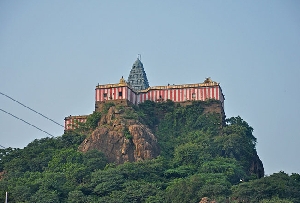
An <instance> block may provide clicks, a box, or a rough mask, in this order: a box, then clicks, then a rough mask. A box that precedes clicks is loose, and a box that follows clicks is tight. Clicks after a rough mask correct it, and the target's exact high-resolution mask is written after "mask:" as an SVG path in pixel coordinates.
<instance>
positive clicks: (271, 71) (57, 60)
mask: <svg viewBox="0 0 300 203" xmlns="http://www.w3.org/2000/svg"><path fill="white" fill-rule="evenodd" d="M299 10H300V2H299V1H297V0H294V1H292V0H281V1H278V0H273V1H266V0H251V1H250V0H245V1H233V0H230V1H221V0H215V1H202V0H195V1H193V0H187V1H177V0H175V1H174V0H172V1H171V0H165V1H158V0H153V1H137V0H136V1H134V0H132V1H131V0H130V1H93V0H90V1H79V0H64V1H60V0H51V1H50V0H45V1H32V0H28V1H23V0H14V1H10V0H2V1H0V92H1V93H2V94H0V109H2V110H4V111H6V112H8V113H10V114H12V115H14V116H17V117H18V118H21V119H23V120H25V121H26V122H28V123H30V124H32V125H35V126H37V127H38V128H40V129H42V130H44V131H46V132H48V133H49V134H51V135H53V136H55V137H56V136H61V135H62V134H63V127H61V126H59V125H56V124H55V123H53V122H51V121H49V120H47V119H45V118H43V117H42V116H40V115H38V114H36V113H34V112H32V111H30V110H29V109H28V108H25V107H23V106H21V105H20V104H19V103H17V102H14V101H13V100H11V99H9V98H8V97H6V96H4V95H3V94H6V95H8V96H10V97H11V98H13V99H15V100H17V101H19V102H21V103H22V104H24V105H26V106H28V107H30V108H32V109H34V110H35V111H37V112H40V113H42V114H43V115H45V116H47V117H48V118H51V119H53V120H54V121H56V122H58V123H60V124H61V125H63V124H64V118H65V117H66V116H69V115H87V114H91V113H92V112H93V110H94V106H95V93H94V91H95V86H96V85H97V84H98V83H100V84H107V83H118V81H119V79H120V78H121V77H122V76H124V78H125V79H127V77H128V75H129V72H130V69H131V66H132V64H133V63H134V61H135V60H136V58H137V56H138V54H141V60H142V62H143V64H144V68H145V71H146V73H147V77H148V81H149V84H150V86H156V85H167V84H168V83H169V84H186V83H201V82H203V81H204V79H205V78H206V77H211V79H212V80H214V81H217V82H219V83H220V85H221V87H222V90H223V94H224V95H225V99H226V100H225V113H226V116H227V117H228V118H229V117H232V116H241V117H242V118H243V119H244V120H245V121H246V122H248V124H249V125H250V126H252V127H253V128H254V131H253V134H254V136H255V137H256V138H257V146H256V148H257V151H258V155H259V157H260V159H261V160H262V162H263V164H264V168H265V173H266V174H267V175H270V174H272V173H275V172H279V171H284V172H287V173H300V162H299V155H300V147H299V143H300V134H299V132H300V131H299V126H300V118H299V115H300V108H299V100H300V90H299V87H300V86H299V83H298V80H299V78H300V67H299V65H300V13H299ZM47 136H49V135H47V134H45V133H44V132H41V131H39V130H37V129H36V128H34V127H32V126H30V125H28V124H26V123H24V122H22V121H21V120H18V119H16V118H14V117H12V116H11V115H9V114H7V113H5V112H3V111H0V145H2V146H4V147H15V148H24V147H25V146H27V144H29V143H30V142H32V141H33V140H34V139H41V138H45V137H47Z"/></svg>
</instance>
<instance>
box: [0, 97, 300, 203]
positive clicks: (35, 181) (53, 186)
mask: <svg viewBox="0 0 300 203" xmlns="http://www.w3.org/2000/svg"><path fill="white" fill-rule="evenodd" d="M76 126H78V128H77V129H75V130H69V131H66V132H65V133H64V134H63V135H62V136H58V137H55V138H53V137H52V138H43V139H37V140H34V141H33V142H31V143H29V144H28V146H27V147H25V148H24V149H12V148H7V149H0V174H1V180H0V188H1V190H0V201H3V202H4V197H5V192H6V191H8V194H9V200H8V202H26V203H27V202H35V203H45V202H46V203H47V202H49V203H50V202H51V203H60V202H83V203H90V202H105V203H119V202H120V203H121V202H135V203H142V202H143V203H144V202H145V203H150V202H151V203H152V202H156V203H166V202H167V203H168V202H170V203H171V202H172V203H182V202H191V203H199V202H246V203H254V202H260V203H267V202H281V203H283V202H284V203H291V202H296V203H297V202H300V193H299V191H300V175H299V174H292V175H288V174H285V173H284V172H279V173H275V174H273V175H271V176H268V177H264V168H263V164H262V162H261V160H260V159H259V156H258V155H257V152H256V148H255V145H256V142H257V140H256V138H255V137H254V135H253V134H252V132H253V128H252V127H251V126H249V125H248V123H247V122H246V121H244V120H243V119H242V118H241V117H239V116H238V117H232V118H228V119H226V118H225V114H224V112H223V108H222V106H221V103H220V102H219V101H216V100H207V101H204V102H203V101H198V102H186V103H180V104H179V103H174V102H171V101H167V102H151V101H146V102H144V103H141V104H139V105H138V106H133V105H130V104H129V103H127V102H120V103H110V102H107V103H101V104H100V103H99V104H98V108H97V111H96V112H94V113H93V114H92V115H90V116H89V117H88V118H87V121H86V123H77V124H76Z"/></svg>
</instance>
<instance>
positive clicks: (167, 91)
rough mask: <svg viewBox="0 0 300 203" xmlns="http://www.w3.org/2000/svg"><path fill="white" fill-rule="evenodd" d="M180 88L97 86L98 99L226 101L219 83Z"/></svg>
mask: <svg viewBox="0 0 300 203" xmlns="http://www.w3.org/2000/svg"><path fill="white" fill-rule="evenodd" d="M177 87H178V88H172V87H171V88H170V87H169V86H161V87H160V88H159V89H155V87H154V88H153V89H152V88H149V89H148V90H146V91H142V92H135V91H133V90H132V89H131V88H130V87H128V86H123V87H105V88H98V87H97V88H96V101H107V100H117V99H127V100H128V101H130V102H131V103H133V104H138V103H142V102H144V101H146V100H152V101H166V100H167V99H169V100H172V101H174V102H184V101H192V100H196V101H205V100H206V99H216V100H220V101H221V102H222V103H223V102H224V95H223V94H222V89H221V87H220V86H219V85H214V86H197V87H184V86H177Z"/></svg>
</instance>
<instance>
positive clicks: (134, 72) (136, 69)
mask: <svg viewBox="0 0 300 203" xmlns="http://www.w3.org/2000/svg"><path fill="white" fill-rule="evenodd" d="M127 83H128V84H129V85H130V86H131V87H132V88H133V89H134V90H136V91H139V90H144V89H147V88H148V87H149V83H148V79H147V75H146V72H145V70H144V66H143V63H142V62H141V61H140V59H139V58H137V59H136V61H135V62H134V63H133V65H132V68H131V71H130V73H129V76H128V80H127Z"/></svg>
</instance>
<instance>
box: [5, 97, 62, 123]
mask: <svg viewBox="0 0 300 203" xmlns="http://www.w3.org/2000/svg"><path fill="white" fill-rule="evenodd" d="M0 94H2V95H3V96H6V97H7V98H9V99H11V100H13V101H14V102H17V103H18V104H20V105H22V106H24V107H25V108H27V109H29V110H31V111H33V112H34V113H37V114H39V115H40V116H43V117H44V118H46V119H48V120H50V121H52V122H53V123H55V124H56V125H59V126H61V127H63V128H64V127H65V126H63V125H61V124H59V123H58V122H56V121H54V120H52V119H51V118H48V117H47V116H45V115H43V114H41V113H39V112H37V111H35V110H34V109H32V108H30V107H28V106H26V105H25V104H22V103H21V102H19V101H17V100H15V99H13V98H11V97H10V96H8V95H6V94H4V93H2V92H0Z"/></svg>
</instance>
